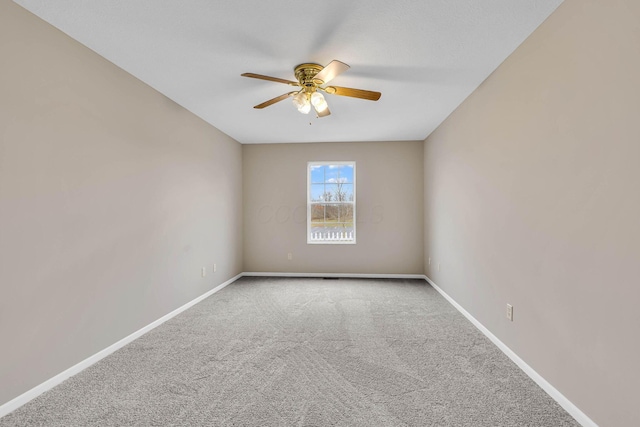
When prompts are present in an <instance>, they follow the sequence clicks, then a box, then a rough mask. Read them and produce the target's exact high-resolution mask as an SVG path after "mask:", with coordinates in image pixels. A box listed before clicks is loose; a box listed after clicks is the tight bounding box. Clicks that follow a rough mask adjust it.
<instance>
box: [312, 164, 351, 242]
mask: <svg viewBox="0 0 640 427" xmlns="http://www.w3.org/2000/svg"><path fill="white" fill-rule="evenodd" d="M355 217H356V162H309V163H308V164H307V243H309V244H327V243H330V244H336V243H339V244H340V243H342V244H344V243H352V244H353V243H355V242H356V222H355Z"/></svg>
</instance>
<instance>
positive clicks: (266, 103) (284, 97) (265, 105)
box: [253, 92, 298, 109]
mask: <svg viewBox="0 0 640 427" xmlns="http://www.w3.org/2000/svg"><path fill="white" fill-rule="evenodd" d="M296 93H298V92H289V93H285V94H284V95H280V96H276V97H275V98H273V99H270V100H268V101H265V102H263V103H262V104H258V105H256V106H255V107H253V108H258V109H262V108H265V107H268V106H269V105H273V104H275V103H276V102H280V101H282V100H283V99H287V98H288V97H290V96H292V95H295V94H296Z"/></svg>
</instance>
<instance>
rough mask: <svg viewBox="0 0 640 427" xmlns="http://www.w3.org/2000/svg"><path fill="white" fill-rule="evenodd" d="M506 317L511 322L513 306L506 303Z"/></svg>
mask: <svg viewBox="0 0 640 427" xmlns="http://www.w3.org/2000/svg"><path fill="white" fill-rule="evenodd" d="M507 319H509V320H511V321H512V322H513V306H512V305H511V304H507Z"/></svg>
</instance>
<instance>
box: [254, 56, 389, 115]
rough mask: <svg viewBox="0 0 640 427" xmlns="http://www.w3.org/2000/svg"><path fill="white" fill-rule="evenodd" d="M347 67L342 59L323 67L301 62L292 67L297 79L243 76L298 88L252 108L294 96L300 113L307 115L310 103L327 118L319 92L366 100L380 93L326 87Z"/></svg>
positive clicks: (325, 107) (376, 96) (326, 111)
mask: <svg viewBox="0 0 640 427" xmlns="http://www.w3.org/2000/svg"><path fill="white" fill-rule="evenodd" d="M349 68H350V67H349V66H348V65H347V64H345V63H344V62H340V61H337V60H333V61H331V62H330V63H329V65H327V66H326V67H323V66H322V65H319V64H313V63H308V64H300V65H298V66H297V67H295V68H294V70H293V72H294V74H295V76H296V79H297V80H298V81H297V82H294V81H291V80H285V79H280V78H278V77H270V76H263V75H262V74H254V73H244V74H242V76H243V77H251V78H254V79H261V80H268V81H271V82H277V83H284V84H287V85H289V86H296V87H300V89H299V90H297V91H293V92H289V93H285V94H284V95H280V96H277V97H275V98H273V99H270V100H268V101H265V102H263V103H262V104H258V105H256V106H254V107H253V108H258V109H262V108H265V107H268V106H270V105H273V104H275V103H276V102H280V101H282V100H283V99H287V98H289V97H293V105H294V106H295V107H296V108H297V109H298V111H300V112H301V113H303V114H309V111H311V106H312V105H313V108H314V109H315V110H316V113H318V117H326V116H328V115H329V114H331V111H329V105H328V104H327V101H326V100H325V99H324V96H323V95H322V93H321V92H325V93H328V94H330V95H339V96H350V97H352V98H360V99H366V100H369V101H377V100H378V99H380V96H381V95H382V94H381V93H380V92H373V91H370V90H362V89H352V88H348V87H340V86H325V85H326V84H327V83H329V82H330V81H331V80H333V79H334V78H335V77H336V76H338V75H340V74H342V73H344V72H345V71H347V70H348V69H349Z"/></svg>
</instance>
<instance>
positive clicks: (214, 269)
mask: <svg viewBox="0 0 640 427" xmlns="http://www.w3.org/2000/svg"><path fill="white" fill-rule="evenodd" d="M216 271H218V266H217V265H215V264H213V272H214V273H215V272H216Z"/></svg>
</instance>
